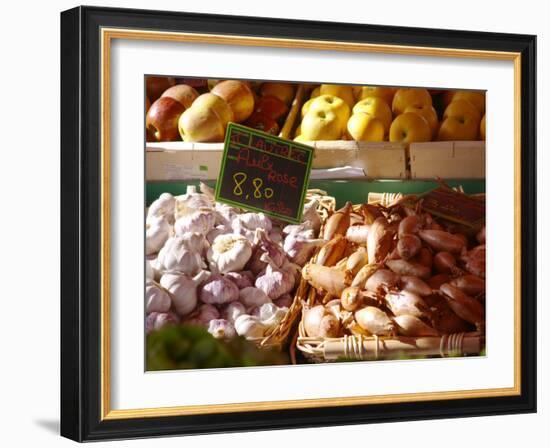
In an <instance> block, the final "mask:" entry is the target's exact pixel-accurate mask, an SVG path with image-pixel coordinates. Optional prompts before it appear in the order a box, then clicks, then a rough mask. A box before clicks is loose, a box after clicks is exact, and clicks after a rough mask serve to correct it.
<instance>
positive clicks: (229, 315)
mask: <svg viewBox="0 0 550 448" xmlns="http://www.w3.org/2000/svg"><path fill="white" fill-rule="evenodd" d="M242 314H246V308H245V306H244V305H243V304H242V303H241V302H230V303H229V304H228V305H227V306H226V307H225V308H224V310H223V312H222V317H223V318H224V319H225V320H228V321H229V322H231V323H235V320H236V319H237V317H239V316H240V315H242Z"/></svg>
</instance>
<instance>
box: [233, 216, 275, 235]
mask: <svg viewBox="0 0 550 448" xmlns="http://www.w3.org/2000/svg"><path fill="white" fill-rule="evenodd" d="M236 219H237V220H238V221H239V222H240V224H242V225H243V226H244V227H245V228H246V229H248V230H252V231H254V230H256V229H263V230H265V231H266V232H269V231H270V230H271V227H272V224H271V220H270V219H269V218H268V217H267V216H266V215H264V214H263V213H243V214H242V215H237V218H236ZM232 222H233V223H235V222H236V220H235V219H234V220H233V221H232Z"/></svg>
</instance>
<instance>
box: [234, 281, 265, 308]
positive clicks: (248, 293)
mask: <svg viewBox="0 0 550 448" xmlns="http://www.w3.org/2000/svg"><path fill="white" fill-rule="evenodd" d="M239 302H241V303H242V304H243V305H244V306H245V307H246V308H252V307H254V306H261V305H263V304H264V303H271V299H270V298H269V297H268V296H267V294H266V293H265V292H264V291H262V290H261V289H258V288H255V287H254V286H248V287H246V288H243V289H241V290H240V291H239Z"/></svg>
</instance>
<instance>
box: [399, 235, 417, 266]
mask: <svg viewBox="0 0 550 448" xmlns="http://www.w3.org/2000/svg"><path fill="white" fill-rule="evenodd" d="M421 247H422V242H421V241H420V238H418V237H417V236H416V235H412V234H405V235H402V236H400V237H399V241H398V242H397V253H398V254H399V256H400V257H401V258H403V260H409V259H410V258H412V257H414V256H415V255H416V254H417V253H418V251H419V250H420V248H421Z"/></svg>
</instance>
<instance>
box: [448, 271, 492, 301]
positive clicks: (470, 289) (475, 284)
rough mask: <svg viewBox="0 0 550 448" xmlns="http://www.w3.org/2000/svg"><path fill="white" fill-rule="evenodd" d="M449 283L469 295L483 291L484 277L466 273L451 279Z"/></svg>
mask: <svg viewBox="0 0 550 448" xmlns="http://www.w3.org/2000/svg"><path fill="white" fill-rule="evenodd" d="M449 284H451V285H452V286H455V287H456V288H458V289H460V290H461V291H462V292H464V293H465V294H468V295H470V296H476V295H478V294H482V293H485V279H483V278H481V277H478V276H477V275H473V274H466V275H463V276H462V277H457V278H455V279H453V280H451V281H450V282H449Z"/></svg>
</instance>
